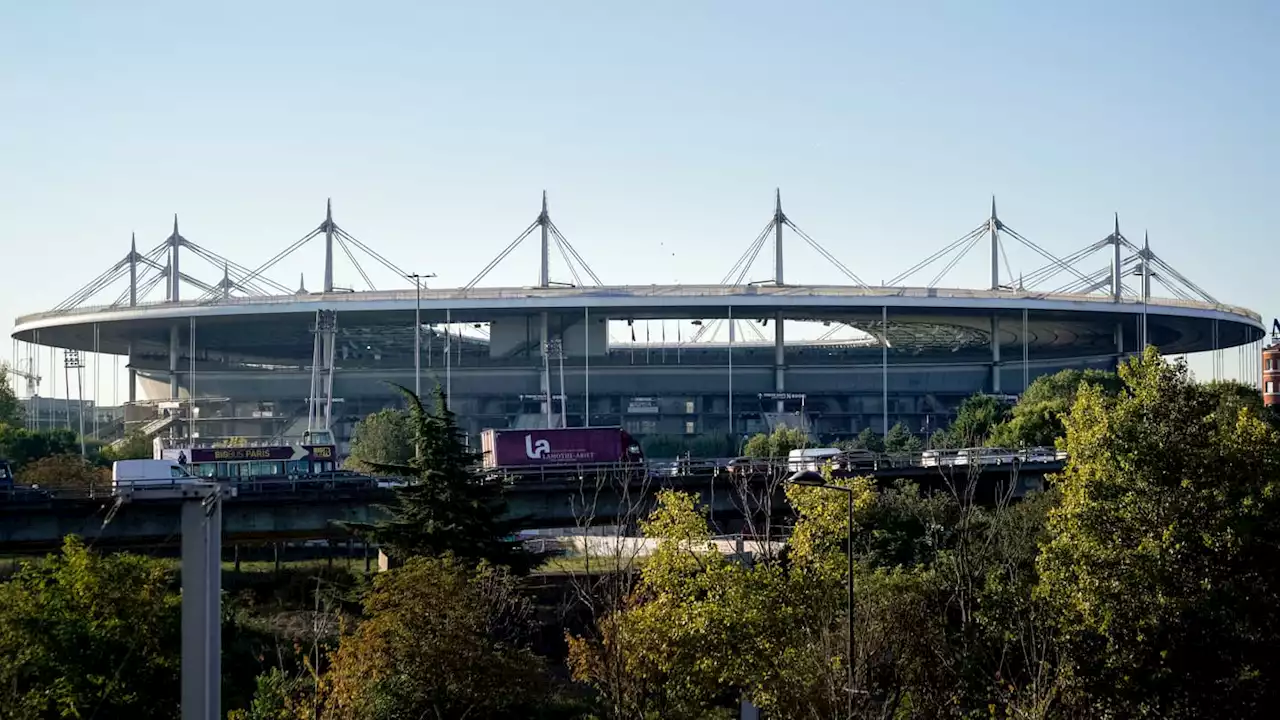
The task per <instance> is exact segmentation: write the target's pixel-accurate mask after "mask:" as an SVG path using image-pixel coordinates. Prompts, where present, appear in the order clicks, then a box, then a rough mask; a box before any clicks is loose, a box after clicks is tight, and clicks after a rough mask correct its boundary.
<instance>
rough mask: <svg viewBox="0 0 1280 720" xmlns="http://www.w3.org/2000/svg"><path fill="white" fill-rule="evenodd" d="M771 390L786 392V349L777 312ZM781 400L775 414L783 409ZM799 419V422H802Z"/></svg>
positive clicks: (779, 313)
mask: <svg viewBox="0 0 1280 720" xmlns="http://www.w3.org/2000/svg"><path fill="white" fill-rule="evenodd" d="M773 323H774V328H773V389H774V391H775V392H780V393H781V392H786V390H787V367H786V365H787V354H786V352H787V348H786V334H785V333H784V332H783V330H782V312H781V311H779V312H777V313H775V314H774V316H773ZM785 407H786V406H785V404H784V403H783V401H782V399H779V400H778V404H777V408H776V409H775V412H779V413H780V412H782V411H783V410H784V408H785ZM803 420H804V419H803V418H801V422H803Z"/></svg>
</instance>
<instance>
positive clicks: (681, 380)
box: [12, 196, 1265, 444]
mask: <svg viewBox="0 0 1280 720" xmlns="http://www.w3.org/2000/svg"><path fill="white" fill-rule="evenodd" d="M784 232H785V234H786V236H787V237H786V238H784ZM793 238H798V239H799V240H800V241H803V242H804V243H805V244H807V245H808V246H810V247H811V248H812V249H813V250H814V251H816V252H817V253H818V254H819V255H820V256H821V257H822V258H823V261H824V262H825V263H827V264H829V266H830V267H832V268H835V269H837V270H839V271H840V273H841V274H842V275H843V276H845V277H846V278H847V279H848V282H847V283H845V284H840V285H806V284H803V283H798V282H796V281H795V274H794V273H793V274H792V275H784V246H785V245H786V242H787V241H788V240H791V239H793ZM526 242H528V243H538V250H539V252H540V257H541V263H540V267H539V276H538V278H537V279H536V280H537V282H536V283H534V284H531V285H529V286H527V287H488V286H485V285H484V284H483V283H484V280H485V277H486V276H487V275H488V274H489V272H490V271H491V270H492V269H493V268H494V267H495V266H496V265H497V264H498V263H500V262H502V261H503V260H504V258H506V257H507V256H508V255H509V254H510V253H511V252H512V251H513V250H514V249H515V248H516V247H518V246H520V245H521V244H522V243H526ZM1011 243H1016V244H1018V245H1019V246H1021V247H1022V248H1025V249H1030V250H1031V251H1033V252H1034V253H1035V254H1036V255H1037V256H1038V257H1041V258H1042V259H1043V260H1044V265H1043V267H1040V268H1038V269H1036V270H1033V271H1031V272H1027V273H1022V274H1021V275H1019V276H1017V277H1014V276H1013V273H1012V271H1011V270H1010V269H1009V268H1008V261H1007V258H1006V253H1005V249H1006V245H1009V244H1011ZM304 247H307V248H309V251H311V252H317V251H322V252H323V253H324V258H325V265H324V268H325V271H324V279H323V284H322V285H321V287H320V289H319V290H318V291H308V290H306V288H305V287H298V288H292V287H290V286H286V285H284V284H281V283H279V282H277V281H276V280H272V279H270V275H271V273H273V272H279V271H280V270H281V269H282V268H281V263H282V261H284V260H286V259H287V258H289V257H290V256H291V255H292V254H294V253H296V252H299V251H301V250H302V249H303V248H304ZM974 251H976V253H977V254H978V256H979V257H981V259H982V262H983V264H984V266H985V265H986V263H987V260H988V259H989V262H990V284H989V286H988V287H985V288H982V289H965V288H948V287H945V286H944V285H942V284H941V283H942V282H943V281H944V280H945V278H946V276H947V273H948V271H950V270H951V269H952V268H953V267H954V266H955V264H956V263H957V262H958V261H959V260H960V259H961V258H963V257H965V256H966V255H967V254H969V253H971V252H974ZM335 253H342V255H343V256H345V257H346V258H347V259H348V260H349V261H350V262H351V263H352V264H353V266H354V267H355V268H356V269H357V270H358V273H359V275H360V276H361V277H363V278H364V279H365V281H366V282H367V284H368V285H369V286H370V287H371V288H372V286H373V283H372V282H371V281H369V277H368V275H367V273H366V272H365V271H364V269H362V266H361V265H360V262H359V258H364V259H365V261H366V262H370V261H372V262H374V263H377V264H380V265H381V266H383V267H384V268H385V269H386V270H389V271H391V272H394V273H396V275H398V276H400V277H403V278H405V279H404V281H403V283H404V286H403V287H402V288H401V289H395V290H375V289H369V290H360V291H355V290H353V289H343V288H339V287H335V285H334V279H333V268H334V259H335ZM553 253H558V254H559V255H560V256H561V257H563V259H564V264H565V265H566V266H567V268H568V269H569V273H570V274H571V275H572V280H573V281H572V282H554V281H553V280H552V278H551V258H552V255H553ZM761 255H763V256H764V258H765V259H766V260H767V261H771V262H770V263H769V264H770V265H771V270H772V272H771V278H770V279H769V280H768V281H766V282H748V281H747V277H748V271H749V270H750V269H751V268H752V266H753V265H754V264H755V263H756V261H757V260H758V259H761ZM1002 261H1003V262H1002ZM199 265H204V266H206V268H212V272H215V273H217V275H220V276H221V277H220V279H218V280H209V279H208V278H207V277H206V278H205V279H203V280H202V279H200V278H199V277H197V276H196V271H194V270H192V269H191V268H193V267H197V266H199ZM1002 265H1003V267H1002ZM421 280H422V278H419V277H416V276H412V275H408V274H407V273H405V272H404V271H403V270H401V269H400V268H399V267H397V266H396V265H395V264H394V263H393V262H391V261H390V260H388V259H387V258H386V257H384V256H383V255H381V254H379V253H378V252H377V251H376V250H374V249H373V248H372V247H370V246H369V245H367V244H365V243H363V242H361V241H360V240H358V239H356V237H355V236H354V235H352V234H350V233H348V232H347V231H346V230H345V229H343V228H342V227H340V226H339V225H338V224H337V223H336V222H335V221H334V218H333V213H332V208H331V207H330V209H329V210H328V211H327V213H326V215H325V217H324V220H323V221H322V222H321V223H320V225H319V226H317V227H315V228H314V229H313V230H311V231H310V232H309V233H307V234H306V235H304V236H303V237H302V238H301V239H299V240H298V241H296V242H294V243H293V244H291V245H290V246H288V247H286V248H285V249H284V250H283V251H281V252H280V253H278V254H277V255H275V256H274V257H272V258H271V259H270V260H268V261H266V262H264V263H261V264H260V265H258V266H257V267H248V266H244V265H241V264H239V263H236V262H234V261H232V260H230V259H228V258H225V257H223V256H221V255H218V254H217V253H216V252H214V251H212V250H209V249H207V248H205V247H203V246H201V245H199V244H196V243H194V242H192V241H189V240H187V239H186V238H185V237H183V236H182V234H181V233H180V232H179V228H178V224H177V220H176V219H175V221H174V228H173V232H172V234H171V235H170V236H169V237H168V238H166V239H165V240H163V241H162V242H160V243H159V244H158V245H156V246H155V247H152V248H151V249H149V250H146V251H143V252H139V251H138V249H137V247H136V244H135V245H134V246H132V247H130V249H129V251H128V253H127V254H126V255H125V256H124V257H123V258H122V259H121V260H120V261H118V262H117V263H115V264H114V265H113V266H112V267H110V268H108V269H107V270H106V271H105V272H103V273H102V274H101V275H100V276H99V277H97V278H95V279H94V280H93V281H91V282H90V283H88V284H87V285H85V286H84V287H82V288H80V289H79V290H77V291H76V292H74V293H72V294H71V296H70V297H68V298H67V300H65V301H64V302H62V303H60V304H59V305H58V306H56V307H54V308H52V309H51V310H48V311H45V312H37V313H33V314H28V315H25V316H23V317H19V318H18V319H17V321H16V326H15V328H14V330H13V332H12V337H13V339H14V342H15V355H16V357H18V358H19V359H20V366H21V367H25V368H26V369H25V371H24V372H25V373H26V374H28V375H39V374H40V372H41V371H42V370H41V368H42V365H43V372H46V373H50V372H54V373H56V372H57V371H58V370H62V369H63V368H64V366H68V367H76V366H78V365H83V360H82V359H81V355H80V354H81V353H97V354H98V356H99V357H109V356H118V357H119V358H121V359H122V360H124V359H127V361H126V366H127V368H128V375H129V382H128V384H127V387H128V399H129V402H128V403H127V404H126V406H125V409H124V421H125V424H126V425H127V426H128V428H129V429H131V430H134V431H137V432H142V433H144V434H147V435H168V436H171V437H172V436H175V435H181V436H183V437H184V438H186V439H187V441H195V442H198V443H218V442H223V441H226V440H228V439H230V438H237V439H239V441H241V442H248V443H250V444H259V443H260V444H271V443H280V442H289V441H296V440H297V439H299V438H302V437H304V436H306V435H305V434H306V433H310V435H309V437H312V438H315V436H316V434H317V433H324V434H331V436H332V437H333V438H334V439H335V440H336V441H337V442H338V443H340V444H341V443H344V442H346V441H347V440H348V439H349V437H350V434H351V429H352V426H353V425H354V423H355V422H356V421H357V420H359V419H360V418H362V417H364V416H365V415H366V414H368V413H370V412H374V411H376V410H378V409H380V408H383V407H387V406H390V405H393V404H396V403H397V402H399V399H398V395H397V391H396V390H395V388H394V387H393V386H392V384H399V385H403V386H405V387H409V388H414V387H415V386H420V387H421V388H422V389H423V391H424V392H426V391H427V390H429V389H431V388H434V387H435V386H436V385H437V384H438V385H439V386H441V387H442V388H444V389H445V390H446V392H447V396H448V397H449V402H450V407H451V409H452V410H453V411H454V412H455V413H456V414H457V415H458V418H459V421H460V424H461V426H462V427H463V428H464V429H465V430H466V431H467V432H468V433H469V434H471V435H478V434H479V432H480V431H481V430H483V429H485V428H504V427H547V426H553V427H554V426H559V425H566V426H581V425H592V426H598V425H620V426H622V427H624V428H626V429H627V430H628V431H629V432H631V433H632V434H634V435H636V436H639V437H642V438H643V437H653V436H685V437H694V436H709V435H718V436H721V437H724V436H737V437H741V436H744V435H749V434H751V433H755V432H759V431H766V430H769V429H770V428H772V427H775V426H776V425H778V424H788V425H798V426H801V427H804V428H807V429H808V430H810V431H811V432H812V433H813V434H814V435H816V436H818V437H822V438H829V439H837V438H843V437H849V436H852V435H856V434H857V433H859V432H860V431H862V430H863V429H864V428H872V429H873V430H875V431H877V432H884V431H885V430H886V429H887V428H888V427H890V426H892V425H893V424H895V423H899V422H901V423H903V424H904V425H905V426H906V427H908V428H910V429H911V430H912V431H914V432H920V433H928V432H931V431H932V430H935V429H938V428H940V427H943V426H945V425H946V423H947V422H948V419H949V417H951V416H952V415H953V414H954V411H955V408H956V407H957V405H958V404H959V403H960V402H961V401H962V400H963V399H964V398H966V397H968V396H970V395H972V394H974V393H983V392H985V393H993V394H997V395H1005V396H1016V395H1017V394H1019V393H1020V392H1021V391H1022V390H1023V388H1025V387H1026V386H1027V385H1028V384H1029V383H1030V382H1031V381H1032V380H1034V379H1035V378H1036V377H1038V376H1040V375H1043V374H1046V373H1053V372H1056V371H1058V370H1061V369H1064V368H1100V369H1111V368H1114V367H1115V366H1116V364H1117V363H1119V362H1121V361H1123V360H1124V359H1125V358H1126V357H1127V356H1129V355H1131V354H1132V353H1134V352H1137V351H1138V350H1140V348H1142V347H1143V346H1144V345H1145V344H1151V345H1155V346H1156V347H1158V348H1159V349H1160V351H1161V352H1162V353H1164V354H1166V355H1180V354H1187V353H1200V352H1214V351H1217V352H1214V355H1215V371H1216V368H1217V366H1218V364H1221V363H1222V355H1223V353H1222V352H1221V351H1223V350H1226V349H1229V348H1242V347H1243V348H1246V349H1248V348H1247V347H1246V346H1254V347H1253V348H1252V349H1253V350H1257V351H1258V352H1252V354H1251V355H1250V357H1252V358H1257V357H1260V341H1261V340H1262V338H1263V336H1264V334H1265V328H1264V325H1263V324H1262V321H1261V318H1260V317H1259V315H1258V314H1256V313H1254V312H1251V311H1249V310H1246V309H1243V308H1239V307H1233V306H1230V305H1226V304H1223V303H1221V302H1219V301H1218V300H1216V299H1215V298H1213V297H1212V296H1210V295H1209V294H1208V293H1206V292H1204V291H1203V290H1202V289H1201V288H1199V287H1198V286H1196V285H1195V284H1194V283H1193V282H1191V281H1190V280H1189V279H1187V278H1186V277H1185V276H1184V275H1182V274H1181V273H1179V272H1178V271H1177V270H1176V269H1174V268H1173V267H1172V266H1171V265H1170V264H1169V263H1167V262H1165V261H1164V260H1162V259H1161V258H1160V256H1158V255H1157V254H1155V253H1154V252H1153V251H1152V250H1151V249H1150V247H1149V245H1148V244H1147V243H1146V242H1145V241H1144V243H1143V244H1142V245H1138V244H1136V243H1134V242H1131V241H1130V240H1129V239H1128V238H1126V237H1125V236H1124V235H1123V234H1121V232H1120V226H1119V222H1118V220H1117V221H1116V222H1115V223H1114V227H1113V228H1111V231H1110V232H1109V233H1107V234H1106V235H1105V237H1101V238H1100V239H1098V240H1096V241H1094V242H1090V243H1088V244H1086V245H1084V246H1083V247H1082V248H1080V249H1078V250H1076V251H1075V252H1073V253H1070V254H1068V255H1063V256H1058V255H1055V254H1053V253H1050V252H1049V251H1048V250H1046V249H1044V248H1043V247H1041V246H1040V245H1038V244H1036V243H1035V242H1033V241H1031V240H1029V239H1027V238H1026V237H1025V236H1023V235H1022V234H1020V233H1018V232H1017V231H1016V230H1014V229H1013V228H1011V227H1009V226H1008V225H1007V224H1005V223H1004V222H1002V221H1001V220H1000V219H999V218H998V216H997V214H996V208H995V203H994V201H993V202H992V208H991V213H990V216H989V217H988V218H987V219H986V220H984V221H983V222H982V223H980V224H979V225H978V226H977V227H975V228H974V229H972V230H971V231H970V232H968V233H966V234H965V235H962V236H960V237H959V238H958V239H957V240H955V241H954V242H952V243H950V244H949V245H947V246H946V247H944V248H942V249H940V250H939V251H938V252H936V253H934V254H933V255H931V256H930V257H927V258H924V259H922V260H921V261H920V262H919V263H917V264H915V265H914V266H913V267H911V268H909V269H907V270H906V271H904V272H903V273H902V274H901V275H899V276H898V277H896V278H894V279H892V280H890V281H887V282H884V283H882V285H869V284H867V283H865V282H863V280H862V279H861V278H859V277H858V276H857V275H856V274H855V273H854V272H853V271H851V270H850V269H849V268H848V267H847V266H846V265H845V264H843V263H842V262H841V261H840V260H839V259H838V258H836V257H835V256H834V255H833V254H832V253H830V252H828V251H827V250H826V249H825V248H824V247H823V246H822V245H821V244H819V243H818V242H817V241H816V240H814V239H813V238H812V237H811V236H809V235H808V234H807V233H805V232H804V231H803V230H801V229H800V228H799V227H798V226H797V225H796V223H794V222H793V221H792V220H791V219H790V218H789V217H787V216H786V214H785V213H783V210H782V202H781V198H780V197H779V198H778V200H777V202H776V205H775V207H774V210H773V213H772V216H771V217H770V218H769V220H768V222H767V223H766V224H765V226H764V228H763V230H761V231H760V233H759V234H758V235H757V236H756V238H755V240H754V241H753V242H752V243H751V244H750V245H749V246H748V247H747V248H746V249H745V251H744V252H743V254H742V256H741V257H740V258H739V259H738V262H737V263H736V264H735V265H734V266H733V267H732V268H730V271H729V273H728V274H727V275H726V276H725V277H724V278H723V280H722V282H720V283H718V284H714V285H643V286H610V285H606V284H604V283H602V282H600V280H599V278H597V277H596V275H595V273H594V272H592V270H591V269H590V267H589V266H588V265H587V264H586V263H585V262H584V261H583V259H582V256H581V255H580V254H579V253H578V251H577V249H576V248H574V246H573V245H572V244H570V243H569V241H568V240H567V239H566V238H565V237H564V235H563V234H562V233H561V232H560V230H559V229H558V228H557V227H556V225H555V223H554V222H552V220H551V218H550V215H549V213H548V212H547V210H546V200H545V196H544V199H543V207H542V211H541V212H540V213H539V214H538V215H537V217H536V218H535V219H534V220H533V222H532V223H531V224H530V225H529V226H528V227H527V228H526V229H525V230H524V232H523V233H521V234H520V235H519V236H517V237H516V238H515V240H514V241H512V242H511V243H510V244H509V245H508V246H507V247H506V248H505V249H504V250H503V252H502V253H500V254H499V255H498V256H497V257H496V258H494V259H493V261H492V262H490V263H489V264H488V265H487V266H486V267H485V268H484V269H483V270H481V271H480V272H479V274H477V276H476V277H475V278H474V279H473V280H472V281H471V282H469V283H468V284H467V285H465V286H462V287H458V288H452V289H435V288H433V289H426V288H424V287H422V284H421ZM531 280H532V278H531ZM912 282H914V283H916V284H911V283H912ZM1153 288H1154V289H1156V290H1160V291H1162V292H1165V293H1167V295H1168V297H1157V296H1155V295H1153V292H1152V291H1153ZM153 296H155V297H153ZM415 327H416V328H417V329H418V332H417V333H416V335H415ZM1241 357H1242V358H1243V357H1244V355H1243V354H1242V355H1241ZM1256 364H1257V363H1256V361H1253V360H1251V361H1250V362H1249V363H1248V370H1247V374H1251V376H1252V377H1253V379H1255V380H1260V368H1256V369H1255V368H1254V365H1256ZM1243 365H1244V363H1243V360H1242V366H1243ZM1215 374H1216V372H1215ZM35 412H36V413H37V414H39V412H40V410H39V408H38V407H37V408H35Z"/></svg>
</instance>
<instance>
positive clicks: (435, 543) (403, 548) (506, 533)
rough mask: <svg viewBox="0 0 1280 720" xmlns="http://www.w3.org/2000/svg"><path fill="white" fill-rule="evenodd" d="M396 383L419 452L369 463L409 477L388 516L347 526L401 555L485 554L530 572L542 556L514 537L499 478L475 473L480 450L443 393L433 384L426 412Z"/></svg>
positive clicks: (470, 557)
mask: <svg viewBox="0 0 1280 720" xmlns="http://www.w3.org/2000/svg"><path fill="white" fill-rule="evenodd" d="M396 387H397V389H399V390H400V391H401V392H402V393H403V394H404V395H405V397H406V399H407V400H408V403H409V425H410V429H411V432H412V438H413V445H414V457H412V458H410V460H409V462H408V463H407V464H404V465H397V464H392V463H382V462H371V461H370V462H367V464H368V466H369V468H370V469H371V470H373V471H374V472H378V473H385V474H388V475H398V476H402V477H405V478H406V479H408V480H409V483H408V484H407V485H405V486H403V487H398V488H396V489H395V503H394V504H393V505H391V506H390V507H388V508H386V510H387V511H388V512H389V513H390V516H391V517H390V518H388V519H387V520H385V521H381V522H378V523H376V524H372V525H370V524H356V523H351V524H349V525H348V527H350V528H351V529H353V530H355V531H356V532H358V533H360V534H363V535H365V536H366V537H367V538H369V539H370V540H372V541H373V542H376V543H378V544H381V545H384V546H386V547H387V548H388V549H390V551H391V553H392V554H393V555H397V556H399V557H400V558H402V559H403V558H409V557H413V556H419V555H423V556H440V555H444V554H446V553H451V554H453V555H454V556H455V557H456V558H458V559H459V560H462V561H466V562H478V561H480V560H487V561H489V562H491V563H493V564H496V565H502V566H506V567H509V568H511V569H512V570H514V571H515V572H517V573H524V572H527V571H528V570H529V569H530V568H531V567H532V566H533V565H534V564H535V563H536V561H537V558H536V557H535V556H534V555H532V554H531V553H528V552H526V551H525V549H524V546H523V543H521V542H520V541H518V540H513V539H511V538H512V537H513V536H514V535H515V530H516V526H515V524H514V523H513V522H511V521H509V520H506V519H504V518H503V515H504V513H505V512H506V504H505V503H504V502H503V500H502V485H501V484H500V483H499V482H498V481H496V480H494V479H490V478H485V477H481V476H479V474H478V473H477V472H476V464H477V463H476V456H475V454H474V453H472V452H471V451H470V450H468V449H467V446H466V444H465V442H464V441H463V435H462V433H461V431H460V430H459V429H458V426H457V422H456V421H455V420H454V414H453V412H451V411H450V410H449V408H448V405H447V403H446V400H445V396H444V392H443V391H441V390H439V389H437V390H436V410H435V412H434V413H430V414H429V413H428V412H427V411H426V409H425V408H424V407H423V405H422V401H421V400H419V399H418V397H417V396H416V395H414V394H413V392H412V391H410V390H409V389H407V388H403V387H400V386H396Z"/></svg>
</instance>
